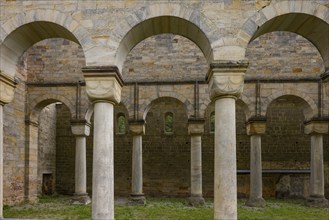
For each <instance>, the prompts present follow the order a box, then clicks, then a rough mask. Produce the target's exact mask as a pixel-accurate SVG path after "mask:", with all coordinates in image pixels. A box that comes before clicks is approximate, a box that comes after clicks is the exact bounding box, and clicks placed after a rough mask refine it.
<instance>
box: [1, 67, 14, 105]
mask: <svg viewBox="0 0 329 220" xmlns="http://www.w3.org/2000/svg"><path fill="white" fill-rule="evenodd" d="M16 84H17V83H16V82H15V80H14V79H13V78H11V77H9V76H7V75H5V74H4V73H3V72H2V71H1V70H0V105H5V104H8V103H10V102H11V101H12V100H13V99H14V92H15V88H16Z"/></svg>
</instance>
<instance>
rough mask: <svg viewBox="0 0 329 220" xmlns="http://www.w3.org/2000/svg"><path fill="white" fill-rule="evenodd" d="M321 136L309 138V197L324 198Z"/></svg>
mask: <svg viewBox="0 0 329 220" xmlns="http://www.w3.org/2000/svg"><path fill="white" fill-rule="evenodd" d="M322 139H323V138H322V134H316V135H312V136H311V180H310V196H312V197H324V170H323V140H322Z"/></svg>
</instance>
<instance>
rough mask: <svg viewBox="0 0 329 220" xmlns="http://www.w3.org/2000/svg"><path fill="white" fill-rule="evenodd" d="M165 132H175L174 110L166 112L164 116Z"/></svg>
mask: <svg viewBox="0 0 329 220" xmlns="http://www.w3.org/2000/svg"><path fill="white" fill-rule="evenodd" d="M164 122H165V124H164V125H165V129H164V130H165V133H166V134H172V133H173V132H174V114H173V113H172V112H166V113H165V117H164Z"/></svg>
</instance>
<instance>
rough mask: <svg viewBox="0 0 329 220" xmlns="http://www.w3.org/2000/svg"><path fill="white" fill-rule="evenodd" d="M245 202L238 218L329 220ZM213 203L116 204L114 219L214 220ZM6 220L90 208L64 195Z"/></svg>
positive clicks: (312, 211) (276, 203) (8, 213)
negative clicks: (250, 205)
mask: <svg viewBox="0 0 329 220" xmlns="http://www.w3.org/2000/svg"><path fill="white" fill-rule="evenodd" d="M244 202H245V201H244V200H239V203H238V217H239V219H271V220H276V219H280V220H281V219H282V220H285V219H287V220H288V219H289V220H291V219H296V220H308V219H312V220H313V219H325V220H327V219H329V208H326V209H324V208H322V209H317V208H309V207H306V206H305V205H304V202H303V201H301V200H267V205H266V207H265V208H249V207H246V206H244ZM212 207H213V204H212V200H211V199H207V202H206V205H205V206H204V207H198V208H194V207H190V206H188V205H187V204H186V200H185V199H177V198H175V199H174V198H148V200H147V204H146V205H145V206H128V205H116V206H115V218H116V219H117V220H125V219H127V220H128V219H129V220H133V219H136V220H137V219H143V220H144V219H152V220H162V219H175V220H176V219H177V220H185V219H188V220H205V219H212V218H213V209H212ZM4 216H5V217H6V218H31V219H32V218H33V219H63V220H65V219H79V220H80V219H90V218H91V206H90V205H87V206H83V205H71V203H70V197H67V196H44V197H41V198H40V200H39V202H38V203H36V204H21V205H17V206H5V207H4Z"/></svg>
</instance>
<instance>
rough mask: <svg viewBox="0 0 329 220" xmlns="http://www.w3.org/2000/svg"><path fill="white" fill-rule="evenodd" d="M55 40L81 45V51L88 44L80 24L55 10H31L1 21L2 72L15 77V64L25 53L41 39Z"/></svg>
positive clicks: (87, 38) (86, 32)
mask: <svg viewBox="0 0 329 220" xmlns="http://www.w3.org/2000/svg"><path fill="white" fill-rule="evenodd" d="M56 37H59V38H65V39H68V40H71V41H73V42H75V43H77V44H79V45H81V46H82V48H83V50H84V52H85V49H86V48H87V46H88V44H90V42H91V40H90V36H89V33H88V31H87V30H86V28H85V27H84V26H83V24H81V23H79V22H78V21H77V20H75V19H74V18H73V17H72V16H71V15H70V14H68V13H66V14H65V13H62V12H59V11H57V10H51V9H47V10H41V9H37V10H30V11H26V12H22V13H20V14H17V15H16V16H13V17H11V18H10V19H8V20H5V21H3V23H1V25H0V43H1V45H0V50H1V56H0V62H1V64H2V65H1V70H2V71H3V72H4V73H5V74H6V75H8V76H11V77H14V75H15V70H16V64H17V61H18V59H19V57H20V56H21V55H22V54H23V53H24V51H26V50H27V49H28V48H29V47H31V46H32V45H33V44H35V43H37V42H39V41H41V40H44V39H47V38H56ZM81 42H84V43H83V44H81ZM89 47H90V46H89ZM86 61H87V57H86Z"/></svg>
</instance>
